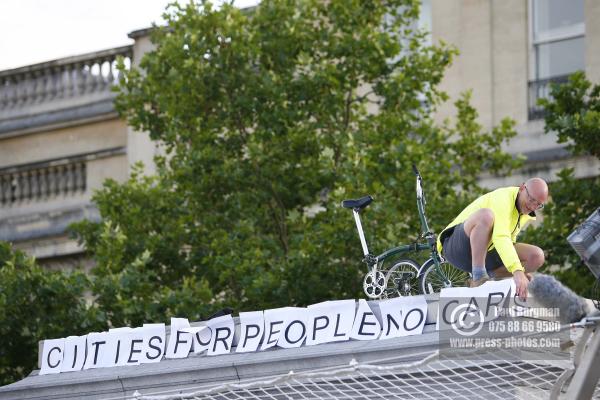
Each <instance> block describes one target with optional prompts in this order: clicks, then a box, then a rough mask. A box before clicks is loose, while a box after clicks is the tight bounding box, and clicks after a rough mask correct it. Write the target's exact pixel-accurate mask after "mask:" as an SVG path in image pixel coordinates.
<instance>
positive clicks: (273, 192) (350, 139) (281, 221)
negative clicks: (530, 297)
mask: <svg viewBox="0 0 600 400" xmlns="http://www.w3.org/2000/svg"><path fill="white" fill-rule="evenodd" d="M418 14H419V3H418V2H417V1H409V0H390V1H386V2H358V1H342V0H332V1H327V2H323V1H320V0H304V1H279V0H265V1H263V2H261V4H260V5H259V6H257V7H256V8H255V9H254V10H253V11H252V13H245V12H243V11H240V10H237V9H235V8H234V7H232V6H230V5H228V4H224V5H223V6H222V8H220V9H214V8H213V7H212V6H211V4H210V3H209V2H203V3H202V4H201V5H199V6H198V5H196V4H193V3H191V4H189V5H187V6H185V7H181V6H177V5H174V6H172V7H171V8H170V9H169V12H168V13H166V14H165V17H166V20H167V26H168V28H156V29H155V30H154V32H153V34H152V40H153V42H154V43H155V45H156V49H155V50H154V51H151V52H149V53H147V54H146V55H145V56H144V57H143V59H142V61H141V63H140V67H139V69H137V68H132V69H131V70H129V71H126V70H124V69H123V68H122V79H121V82H120V85H119V87H118V89H117V92H118V96H117V99H116V107H117V110H118V111H119V113H120V114H121V115H122V116H123V117H125V118H126V119H127V121H128V122H129V124H131V125H132V126H133V127H134V128H135V129H137V130H140V131H147V132H149V133H150V136H151V138H152V139H153V140H155V141H157V142H160V143H161V144H162V145H163V146H164V148H165V152H166V154H165V156H164V157H161V158H158V159H157V165H158V170H159V173H158V175H157V176H156V177H152V178H147V177H142V176H141V175H139V174H138V175H134V176H133V177H132V178H131V179H130V180H129V181H128V182H126V183H124V184H117V183H115V182H112V181H109V182H108V183H107V184H106V185H105V186H104V188H103V189H102V190H101V191H100V192H98V193H97V194H96V195H95V197H94V201H95V202H96V203H97V204H98V207H99V209H100V212H101V214H102V218H103V221H104V222H103V223H100V224H92V223H84V224H81V225H79V226H78V228H77V232H78V233H79V234H80V236H81V238H82V240H83V241H84V243H85V245H86V247H87V248H88V250H90V252H91V254H92V255H93V257H94V258H95V260H96V262H97V265H98V267H97V268H98V269H97V270H96V272H95V274H97V275H99V276H100V277H101V280H100V282H105V283H101V284H97V285H95V290H96V293H97V295H98V296H99V299H100V301H101V302H103V303H102V304H104V305H105V306H106V307H110V310H111V311H110V320H111V323H115V321H118V322H119V323H122V324H127V323H130V322H131V321H141V320H142V319H146V320H153V319H162V318H164V313H165V312H167V311H173V310H180V311H181V312H186V313H191V315H197V314H198V313H204V312H210V311H214V310H215V309H217V308H219V307H223V306H225V305H227V306H231V307H233V308H235V309H236V310H237V311H242V310H251V309H254V310H256V309H263V308H270V307H278V306H288V305H300V306H302V305H307V304H310V303H315V302H318V301H321V300H329V299H336V298H356V297H357V296H361V293H362V275H363V274H364V272H365V270H364V265H361V263H360V262H359V260H360V259H361V251H360V246H359V242H358V238H357V237H356V232H355V229H354V225H353V221H352V219H351V214H350V212H349V211H348V210H345V209H342V208H341V207H340V202H341V200H342V199H344V198H351V197H357V196H362V195H365V194H367V193H368V194H372V195H373V196H374V197H375V202H374V204H373V205H371V206H370V207H369V209H368V210H367V212H366V216H365V230H366V232H367V235H368V239H369V240H370V241H371V242H372V243H373V244H375V245H374V246H373V251H374V252H375V251H383V250H384V249H385V248H387V247H389V246H392V245H395V244H398V243H400V242H407V241H410V240H414V239H415V238H416V236H417V233H418V232H419V230H418V227H419V219H418V214H417V211H416V205H415V194H414V184H415V183H414V177H413V176H412V172H411V167H410V166H411V164H412V163H413V162H416V163H418V165H419V167H420V169H421V171H422V174H423V176H424V177H425V179H426V190H427V194H428V195H429V196H428V199H429V210H428V211H429V215H430V217H431V219H432V221H433V226H434V228H435V229H437V230H438V231H439V230H440V228H442V227H443V226H445V225H446V224H447V223H448V222H449V221H450V220H451V219H452V218H453V217H454V215H456V214H457V213H458V211H459V210H460V209H461V208H462V207H463V206H464V205H465V204H466V203H467V202H468V201H469V200H471V199H472V198H473V197H474V196H476V195H477V194H479V193H480V192H481V188H479V187H478V186H477V175H478V173H479V172H480V171H481V169H482V168H484V167H485V168H487V169H488V170H490V171H493V172H498V173H499V172H503V173H507V172H509V171H510V170H511V169H512V168H514V167H515V166H516V165H518V163H519V161H518V160H513V159H512V158H511V157H510V156H509V155H507V154H506V153H503V152H502V151H501V145H502V144H503V143H504V142H506V141H507V140H508V139H509V138H510V137H512V136H514V134H515V132H514V130H513V125H514V123H513V122H512V121H510V120H508V119H506V120H503V121H502V123H501V124H500V125H499V126H498V127H496V128H494V129H493V130H492V131H491V132H484V131H483V129H482V127H481V126H480V125H479V124H478V123H477V112H476V110H475V109H473V107H472V106H471V105H470V104H469V96H470V95H469V93H466V94H464V95H463V96H462V97H461V98H460V99H459V100H458V101H457V102H456V106H457V115H456V118H455V120H454V122H451V121H446V122H445V123H443V124H441V125H437V124H436V123H435V122H434V120H433V118H432V114H433V113H434V112H435V110H436V108H437V106H438V105H439V104H440V103H442V102H444V101H446V100H447V95H446V94H445V93H443V92H441V91H440V89H439V88H438V85H439V83H440V81H441V79H442V77H443V74H444V71H445V68H446V67H447V66H448V65H450V63H451V61H452V59H453V57H454V56H455V54H456V51H455V50H454V49H453V48H451V47H449V46H447V45H445V44H443V43H440V44H439V45H434V46H429V45H427V44H426V41H425V37H426V33H425V32H421V31H417V30H415V29H413V28H412V26H413V25H414V24H413V22H414V20H415V18H416V17H417V16H418ZM186 282H188V283H187V284H186ZM140 285H142V287H141V288H139V286H140ZM186 285H187V286H186ZM165 288H170V289H171V290H172V292H171V291H168V290H166V289H165ZM140 290H141V292H142V293H144V294H143V295H141V297H137V298H135V299H134V298H133V296H135V295H136V293H139V292H140ZM178 290H179V291H178ZM177 291H178V292H177ZM175 292H177V294H176V295H175V294H173V293H175ZM190 293H196V294H195V295H190ZM173 296H175V298H177V296H184V297H185V298H186V299H187V300H189V301H192V300H194V298H195V299H196V300H197V301H196V302H195V303H194V302H191V303H190V306H189V307H187V306H186V307H182V308H177V307H176V306H177V303H178V302H173V301H172V298H173ZM104 299H106V300H104ZM187 300H186V301H187ZM198 300H199V301H198ZM110 304H112V305H110ZM193 304H196V307H197V308H196V310H193Z"/></svg>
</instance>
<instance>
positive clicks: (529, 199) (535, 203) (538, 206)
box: [525, 186, 545, 210]
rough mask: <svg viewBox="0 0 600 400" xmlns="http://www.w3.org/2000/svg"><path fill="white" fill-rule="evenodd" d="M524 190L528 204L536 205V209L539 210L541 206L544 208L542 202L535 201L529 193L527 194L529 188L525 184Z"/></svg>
mask: <svg viewBox="0 0 600 400" xmlns="http://www.w3.org/2000/svg"><path fill="white" fill-rule="evenodd" d="M525 192H526V193H527V199H528V201H529V203H530V204H533V205H534V206H535V207H536V210H541V209H542V208H544V205H545V204H544V203H542V202H539V201H537V200H536V199H534V198H533V197H531V195H530V194H529V190H528V189H527V186H525Z"/></svg>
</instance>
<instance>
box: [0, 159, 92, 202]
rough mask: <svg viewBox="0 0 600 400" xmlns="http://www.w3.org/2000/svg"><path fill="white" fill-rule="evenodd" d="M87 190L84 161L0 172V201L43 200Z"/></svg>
mask: <svg viewBox="0 0 600 400" xmlns="http://www.w3.org/2000/svg"><path fill="white" fill-rule="evenodd" d="M85 190H86V163H85V161H79V162H67V161H65V162H64V163H62V164H60V163H59V164H58V165H48V166H45V167H40V168H21V169H18V170H16V171H10V172H4V173H0V205H2V206H12V205H18V204H22V203H25V202H34V201H44V200H48V199H51V198H53V197H58V196H69V195H74V194H78V193H83V192H85Z"/></svg>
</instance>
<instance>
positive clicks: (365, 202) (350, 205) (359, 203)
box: [342, 196, 373, 210]
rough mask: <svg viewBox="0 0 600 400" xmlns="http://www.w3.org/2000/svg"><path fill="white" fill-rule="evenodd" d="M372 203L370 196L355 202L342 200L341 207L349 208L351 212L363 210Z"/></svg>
mask: <svg viewBox="0 0 600 400" xmlns="http://www.w3.org/2000/svg"><path fill="white" fill-rule="evenodd" d="M372 201H373V198H372V197H371V196H365V197H361V198H360V199H356V200H344V201H342V207H344V208H351V209H353V210H362V209H363V208H365V207H366V206H368V205H369V204H371V202H372Z"/></svg>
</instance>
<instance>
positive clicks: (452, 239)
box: [442, 224, 504, 272]
mask: <svg viewBox="0 0 600 400" xmlns="http://www.w3.org/2000/svg"><path fill="white" fill-rule="evenodd" d="M449 229H451V230H452V232H449V231H446V232H444V236H445V238H444V239H443V240H444V241H443V243H442V247H443V249H442V254H443V255H444V258H445V259H446V260H448V262H449V263H450V264H452V265H454V266H455V267H456V268H459V269H461V270H463V271H466V272H471V271H472V270H473V266H472V265H471V241H470V240H469V237H468V236H467V234H466V233H465V228H464V226H463V224H458V225H456V226H454V227H452V228H449ZM502 265H504V264H503V262H502V259H501V258H500V255H499V254H498V252H497V251H496V249H492V250H490V251H488V252H487V255H486V256H485V269H486V270H488V271H492V270H494V269H496V268H498V267H501V266H502Z"/></svg>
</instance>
